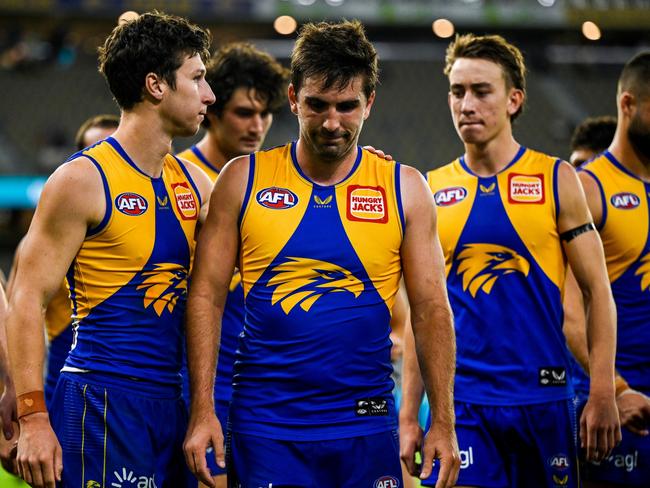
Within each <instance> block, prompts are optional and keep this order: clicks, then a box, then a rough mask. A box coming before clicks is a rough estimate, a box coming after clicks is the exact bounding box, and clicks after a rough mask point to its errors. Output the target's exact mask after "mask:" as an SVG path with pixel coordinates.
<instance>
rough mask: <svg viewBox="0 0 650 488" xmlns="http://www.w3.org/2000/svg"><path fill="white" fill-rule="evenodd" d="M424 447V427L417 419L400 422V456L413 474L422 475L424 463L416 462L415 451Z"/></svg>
mask: <svg viewBox="0 0 650 488" xmlns="http://www.w3.org/2000/svg"><path fill="white" fill-rule="evenodd" d="M421 449H422V429H421V428H420V425H419V424H418V422H417V419H413V420H408V421H405V420H403V419H400V423H399V457H400V459H401V460H402V462H403V463H404V465H405V466H406V470H407V471H408V473H409V474H410V475H411V476H420V471H421V470H422V465H421V464H418V463H416V462H415V453H417V452H420V450H421Z"/></svg>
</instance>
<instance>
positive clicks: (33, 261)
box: [7, 158, 105, 487]
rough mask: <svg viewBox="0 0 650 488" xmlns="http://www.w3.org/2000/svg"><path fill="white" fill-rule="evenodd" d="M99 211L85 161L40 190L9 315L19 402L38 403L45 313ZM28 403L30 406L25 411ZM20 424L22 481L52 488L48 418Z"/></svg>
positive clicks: (55, 452) (57, 461)
mask: <svg viewBox="0 0 650 488" xmlns="http://www.w3.org/2000/svg"><path fill="white" fill-rule="evenodd" d="M71 188H72V189H74V191H70V189H71ZM104 211H105V203H104V190H103V185H102V182H101V178H100V176H99V173H98V172H97V170H96V169H95V168H94V166H93V165H92V164H91V163H90V162H89V161H88V160H86V158H79V159H78V160H75V161H73V162H70V163H67V164H65V165H63V166H62V167H60V168H59V169H58V170H57V171H56V172H55V173H54V174H53V175H52V176H51V177H50V179H49V180H48V182H47V183H46V185H45V187H44V189H43V193H42V195H41V199H40V201H39V204H38V207H37V209H36V214H35V215H34V219H33V221H32V225H31V227H30V229H29V232H28V234H27V237H26V239H25V241H24V244H23V247H22V249H21V253H20V259H19V260H18V264H17V268H16V273H15V278H14V280H13V284H12V292H11V299H10V303H9V311H8V313H9V318H8V320H7V336H8V345H9V356H10V363H11V373H12V377H13V380H14V384H15V388H16V394H17V395H18V398H19V399H20V397H21V395H22V394H26V393H30V394H31V392H36V393H35V394H34V395H35V398H39V397H40V398H42V391H43V358H44V353H45V344H44V334H43V323H44V312H45V308H46V307H47V304H48V302H49V300H50V298H51V297H52V295H53V294H54V293H55V292H56V291H57V290H58V288H59V287H60V285H61V282H62V280H63V277H64V276H65V273H66V271H67V269H68V267H69V266H70V263H71V262H72V260H73V258H74V256H75V255H76V253H77V251H78V250H79V247H80V246H81V243H82V242H83V240H84V237H85V235H86V231H87V229H88V227H89V226H94V225H96V224H97V223H98V222H100V221H101V218H102V217H103V214H104ZM30 403H31V404H33V403H34V401H33V400H29V402H27V401H26V402H25V405H26V406H29V405H30ZM18 410H19V412H20V410H21V405H20V403H19V405H18ZM43 410H44V409H43ZM19 423H20V437H19V441H18V454H17V460H18V469H19V471H20V472H21V476H23V478H25V480H26V481H27V482H28V483H30V484H32V485H33V486H36V487H41V486H46V487H54V479H55V478H60V473H61V468H62V466H61V448H60V446H59V444H58V441H57V440H56V437H55V436H54V433H53V432H52V429H51V426H50V423H49V417H48V415H47V412H46V411H38V412H36V413H31V414H29V415H25V416H22V417H21V418H19Z"/></svg>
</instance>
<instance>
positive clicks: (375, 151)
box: [363, 146, 393, 161]
mask: <svg viewBox="0 0 650 488" xmlns="http://www.w3.org/2000/svg"><path fill="white" fill-rule="evenodd" d="M363 148H364V149H365V150H366V151H369V152H371V153H373V154H375V155H377V156H379V157H380V158H382V159H385V160H386V161H392V160H393V156H391V155H390V154H386V153H385V152H384V151H382V150H381V149H375V148H374V147H372V146H363Z"/></svg>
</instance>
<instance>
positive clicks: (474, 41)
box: [444, 34, 526, 121]
mask: <svg viewBox="0 0 650 488" xmlns="http://www.w3.org/2000/svg"><path fill="white" fill-rule="evenodd" d="M459 58H474V59H487V60H488V61H492V62H493V63H496V64H498V65H499V66H501V69H502V70H503V74H504V75H505V79H506V87H507V88H508V89H510V88H513V87H514V88H516V89H518V90H521V91H522V92H524V94H525V93H526V65H525V63H524V56H523V55H522V54H521V51H520V50H519V48H517V46H515V45H513V44H510V43H509V42H508V41H506V40H505V39H504V38H503V37H501V36H498V35H489V36H477V35H474V34H465V35H462V36H460V35H457V36H456V38H455V39H454V40H453V41H452V42H451V43H450V44H449V47H448V48H447V53H446V55H445V69H444V73H445V75H447V76H449V72H450V71H451V68H452V66H453V65H454V63H455V62H456V60H457V59H459ZM523 110H524V104H523V103H522V104H521V107H519V110H517V112H515V113H514V114H513V115H512V117H511V118H510V120H512V121H514V120H515V119H516V118H517V117H519V115H521V113H522V112H523Z"/></svg>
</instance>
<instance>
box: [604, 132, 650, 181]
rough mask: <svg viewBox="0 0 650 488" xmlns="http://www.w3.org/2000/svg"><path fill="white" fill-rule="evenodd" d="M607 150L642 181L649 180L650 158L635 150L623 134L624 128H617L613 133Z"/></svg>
mask: <svg viewBox="0 0 650 488" xmlns="http://www.w3.org/2000/svg"><path fill="white" fill-rule="evenodd" d="M609 152H611V153H612V155H613V156H614V157H615V158H616V160H617V161H618V162H619V163H621V164H622V165H623V166H625V168H627V169H628V170H629V171H630V172H631V173H633V174H635V175H636V176H638V177H639V178H640V179H642V180H643V181H647V182H650V159H649V158H644V157H643V155H642V154H640V153H639V152H638V151H635V149H634V147H633V146H632V144H631V142H630V140H629V139H628V138H627V137H626V136H625V130H624V129H621V128H618V129H616V134H615V135H614V140H613V141H612V145H611V146H610V147H609Z"/></svg>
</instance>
